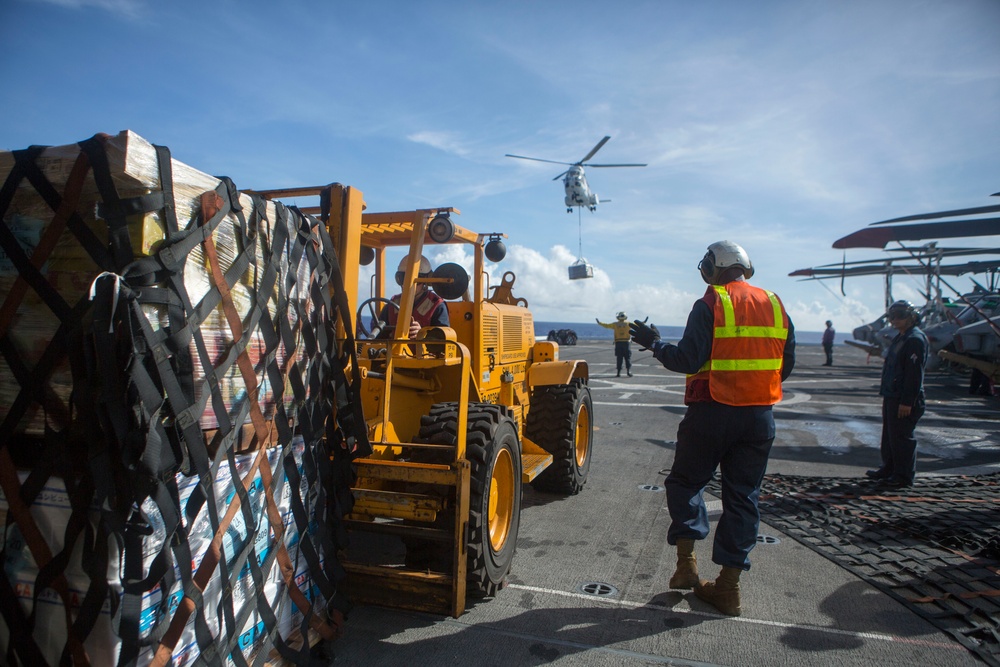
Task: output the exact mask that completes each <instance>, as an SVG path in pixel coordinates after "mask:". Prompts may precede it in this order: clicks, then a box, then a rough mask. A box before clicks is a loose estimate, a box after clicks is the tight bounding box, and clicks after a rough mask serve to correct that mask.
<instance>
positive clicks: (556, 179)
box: [552, 171, 567, 181]
mask: <svg viewBox="0 0 1000 667" xmlns="http://www.w3.org/2000/svg"><path fill="white" fill-rule="evenodd" d="M566 174H567V172H566V171H564V172H563V173H561V174H559V175H558V176H556V177H555V178H553V179H552V180H553V181H558V180H559V179H560V178H562V177H563V176H565V175H566Z"/></svg>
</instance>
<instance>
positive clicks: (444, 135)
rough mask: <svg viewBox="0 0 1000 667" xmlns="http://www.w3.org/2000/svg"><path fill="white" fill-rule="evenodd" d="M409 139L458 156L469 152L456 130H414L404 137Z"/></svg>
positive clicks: (463, 155)
mask: <svg viewBox="0 0 1000 667" xmlns="http://www.w3.org/2000/svg"><path fill="white" fill-rule="evenodd" d="M406 138H407V139H408V140H409V141H412V142H414V143H417V144H426V145H428V146H430V147H431V148H436V149H438V150H440V151H444V152H445V153H451V154H453V155H457V156H459V157H465V156H466V155H469V153H470V152H471V151H470V149H469V148H468V147H467V146H466V145H465V143H464V142H463V141H462V140H461V137H460V134H459V133H458V132H435V131H431V130H424V131H422V132H414V133H413V134H410V135H408V136H407V137H406Z"/></svg>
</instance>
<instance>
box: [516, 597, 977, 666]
mask: <svg viewBox="0 0 1000 667" xmlns="http://www.w3.org/2000/svg"><path fill="white" fill-rule="evenodd" d="M507 588H514V589H517V590H521V591H532V592H534V593H545V594H548V595H558V596H560V597H568V598H575V599H580V600H590V601H592V602H600V603H603V604H608V605H612V606H615V607H625V608H628V609H649V610H651V611H670V612H676V613H678V614H691V615H694V616H703V617H705V618H713V619H721V620H726V621H733V622H735V623H749V624H751V625H765V626H769V627H774V628H783V629H794V630H803V631H807V632H822V633H825V634H829V635H839V636H842V637H856V638H858V639H871V640H875V641H883V642H896V643H900V644H913V645H916V646H926V647H929V648H943V649H952V650H955V651H968V649H966V648H965V647H964V646H962V645H961V644H958V643H956V642H936V641H928V640H924V639H909V638H906V637H899V636H897V635H889V634H883V633H881V632H857V631H854V630H840V629H838V628H827V627H823V626H819V625H805V624H800V623H785V622H782V621H765V620H763V619H759V618H748V617H746V616H725V615H723V614H711V613H707V612H701V611H694V610H693V609H678V608H677V607H666V606H661V605H655V604H648V603H645V602H630V601H628V600H618V599H609V598H602V597H597V596H594V595H585V594H583V593H572V592H569V591H557V590H554V589H551V588H542V587H540V586H526V585H524V584H508V585H507ZM595 648H596V647H595Z"/></svg>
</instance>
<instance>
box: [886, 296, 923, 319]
mask: <svg viewBox="0 0 1000 667" xmlns="http://www.w3.org/2000/svg"><path fill="white" fill-rule="evenodd" d="M885 314H886V317H888V318H889V319H890V320H906V319H913V321H914V323H916V324H920V311H918V310H917V307H916V306H914V305H913V304H912V303H910V302H909V301H906V300H905V299H900V300H899V301H896V302H895V303H893V304H892V305H891V306H889V310H887V311H886V313H885Z"/></svg>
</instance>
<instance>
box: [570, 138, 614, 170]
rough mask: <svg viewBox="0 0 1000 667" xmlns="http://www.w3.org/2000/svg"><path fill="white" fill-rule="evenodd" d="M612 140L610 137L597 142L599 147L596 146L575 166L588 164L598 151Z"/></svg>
mask: <svg viewBox="0 0 1000 667" xmlns="http://www.w3.org/2000/svg"><path fill="white" fill-rule="evenodd" d="M610 140H611V136H610V135H608V136H606V137H604V138H603V139H601V140H600V141H598V142H597V145H596V146H594V147H593V148H592V149H591V151H590V152H589V153H587V155H586V156H584V158H583V159H582V160H580V161H579V162H575V163H573V164H583V163H584V162H586V161H587V160H589V159H590V158H592V157H594V155H595V154H596V153H597V151H599V150H601V148H602V147H603V146H604V144H606V143H608V142H609V141H610Z"/></svg>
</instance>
